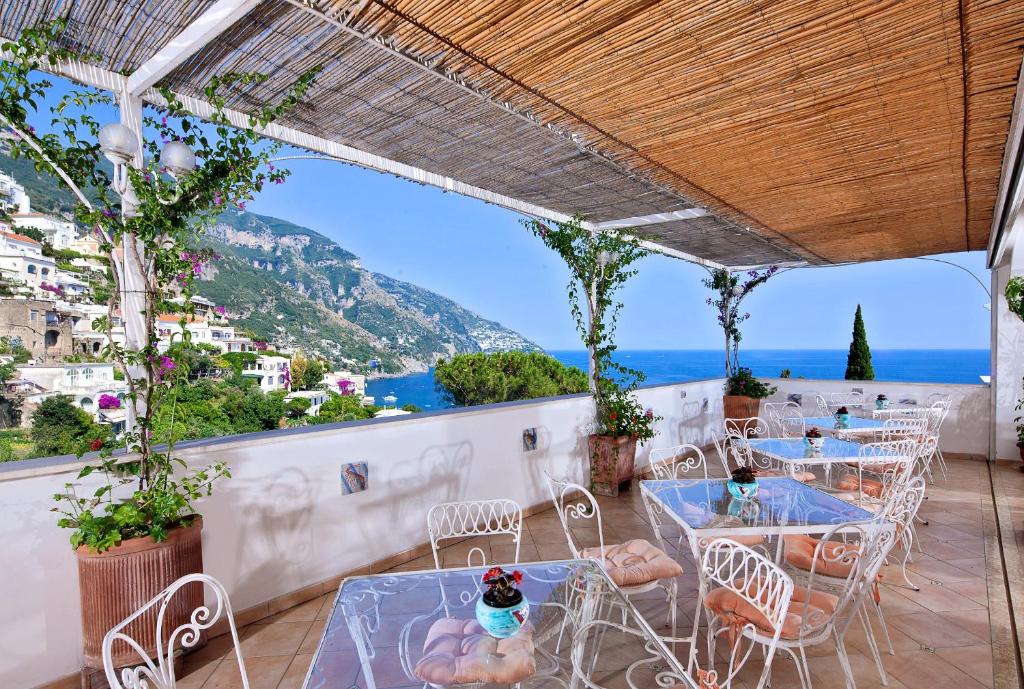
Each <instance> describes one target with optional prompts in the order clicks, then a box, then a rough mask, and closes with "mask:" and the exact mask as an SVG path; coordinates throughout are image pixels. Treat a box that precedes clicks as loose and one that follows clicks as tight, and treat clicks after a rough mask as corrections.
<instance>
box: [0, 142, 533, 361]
mask: <svg viewBox="0 0 1024 689" xmlns="http://www.w3.org/2000/svg"><path fill="white" fill-rule="evenodd" d="M0 153H4V152H3V151H2V150H0ZM0 170H2V171H4V172H6V173H7V174H10V175H12V176H13V177H14V178H15V179H16V180H18V182H19V183H20V184H22V185H23V186H24V187H25V191H26V192H27V193H28V194H29V196H30V197H31V199H32V207H33V210H36V211H40V212H46V213H53V214H55V215H63V216H65V217H67V216H68V215H69V211H70V210H71V208H72V207H73V205H74V199H73V197H72V196H71V194H70V192H66V191H65V190H64V189H63V188H62V187H60V186H59V185H57V184H56V183H54V182H53V181H52V180H51V179H50V178H49V177H48V176H47V175H40V174H38V173H36V172H35V170H34V169H33V168H32V165H31V164H29V163H27V161H24V160H17V161H16V160H12V159H11V158H9V157H8V156H6V155H0ZM200 241H201V243H202V244H204V245H206V246H209V247H211V248H213V249H214V250H215V251H216V252H217V253H218V254H220V257H221V258H220V259H219V260H218V261H215V262H214V264H213V266H212V267H211V269H210V270H208V271H207V273H206V274H205V275H204V276H203V279H202V280H201V281H200V282H199V283H198V284H197V286H196V291H197V292H198V293H199V294H200V295H201V296H203V297H206V298H207V299H211V300H213V301H215V302H216V303H218V304H222V305H224V307H225V308H226V309H227V315H228V317H229V318H230V320H231V322H232V324H234V325H236V326H238V327H239V328H241V329H243V330H247V331H250V332H251V334H252V335H253V336H254V337H255V338H256V339H260V340H266V341H267V342H269V343H271V345H272V346H276V347H284V346H296V347H301V348H302V349H303V350H304V351H306V352H310V353H315V354H320V355H322V356H324V357H326V358H328V359H330V360H331V361H332V362H333V363H334V364H335V365H339V366H342V365H343V366H347V367H350V368H353V369H356V370H361V371H365V370H368V368H369V362H370V361H371V360H373V359H376V360H377V361H378V362H379V364H380V370H381V371H383V372H384V373H389V374H399V373H405V372H413V371H423V370H426V369H427V368H428V367H429V366H431V365H433V363H434V362H435V361H437V359H438V358H439V357H445V356H451V355H452V354H455V353H461V352H480V351H483V352H491V351H504V350H509V349H521V350H526V351H537V350H539V349H540V348H539V347H537V345H535V344H534V343H533V342H530V341H529V340H528V339H526V338H525V337H523V336H522V335H520V334H519V333H516V332H514V331H512V330H509V329H508V328H505V327H503V326H502V325H501V324H500V323H497V322H495V321H491V320H487V319H485V318H483V317H481V316H480V315H478V314H476V313H473V312H472V311H469V310H468V309H465V308H463V307H462V306H460V305H459V304H457V303H455V302H454V301H452V300H451V299H447V298H445V297H442V296H441V295H439V294H436V293H434V292H431V291H430V290H427V289H424V288H422V287H417V286H416V285H412V284H409V283H407V282H402V281H401V280H396V279H394V278H391V277H389V276H387V275H382V274H380V273H374V272H371V271H368V270H366V269H364V268H363V267H362V266H361V265H360V263H359V259H358V257H357V256H356V255H355V254H353V253H351V252H349V251H346V250H345V249H343V248H342V247H340V246H338V245H337V244H336V243H335V242H333V241H332V240H330V239H328V238H327V237H325V236H323V235H321V234H319V233H318V232H315V231H314V230H311V229H309V228H307V227H301V226H299V225H295V224H294V223H290V222H288V221H286V220H282V219H280V218H273V217H269V216H264V215H258V214H255V213H249V212H246V211H242V210H231V211H228V212H225V213H224V214H223V215H222V216H221V217H220V219H219V221H218V222H217V223H216V225H215V226H214V227H213V228H212V229H211V230H210V231H209V232H207V233H206V234H205V235H203V236H202V237H201V239H200Z"/></svg>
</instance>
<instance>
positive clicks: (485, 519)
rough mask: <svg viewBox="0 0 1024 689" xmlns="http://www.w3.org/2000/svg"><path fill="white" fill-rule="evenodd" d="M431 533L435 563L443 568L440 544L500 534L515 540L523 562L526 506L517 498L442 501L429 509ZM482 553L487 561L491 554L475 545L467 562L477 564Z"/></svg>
mask: <svg viewBox="0 0 1024 689" xmlns="http://www.w3.org/2000/svg"><path fill="white" fill-rule="evenodd" d="M427 533H428V534H429V535H430V549H431V550H432V551H433V553H434V565H435V566H436V567H437V568H438V569H441V558H440V555H439V550H438V549H439V544H440V543H441V541H445V540H448V539H451V538H470V537H472V536H500V535H503V534H508V535H509V536H511V537H512V542H513V543H515V546H516V551H515V559H514V560H513V563H518V562H519V545H520V543H521V541H522V537H523V509H522V508H521V507H520V506H519V503H517V502H516V501H514V500H508V499H505V498H498V499H496V500H468V501H463V502H442V503H440V504H437V505H434V506H433V507H431V508H430V510H429V511H428V512H427ZM474 554H478V555H480V557H481V559H482V562H480V563H478V564H480V565H485V564H487V556H486V555H485V554H484V551H483V550H481V549H480V548H472V549H470V551H469V553H467V555H466V564H467V566H469V567H472V566H473V565H474V563H473V555H474Z"/></svg>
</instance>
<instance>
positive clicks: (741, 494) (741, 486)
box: [725, 479, 758, 500]
mask: <svg viewBox="0 0 1024 689" xmlns="http://www.w3.org/2000/svg"><path fill="white" fill-rule="evenodd" d="M725 486H726V488H728V489H729V494H730V495H731V496H733V497H734V498H736V499H737V500H750V499H751V498H753V497H754V496H755V495H757V487H758V486H757V481H754V482H752V483H737V482H736V481H733V480H732V479H729V481H728V482H726V484H725Z"/></svg>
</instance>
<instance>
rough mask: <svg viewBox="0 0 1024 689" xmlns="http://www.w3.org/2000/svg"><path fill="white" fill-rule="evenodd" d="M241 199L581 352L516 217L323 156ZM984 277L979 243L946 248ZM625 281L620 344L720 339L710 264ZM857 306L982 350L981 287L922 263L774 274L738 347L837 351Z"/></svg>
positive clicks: (903, 342) (891, 334)
mask: <svg viewBox="0 0 1024 689" xmlns="http://www.w3.org/2000/svg"><path fill="white" fill-rule="evenodd" d="M288 165H289V167H290V168H291V169H292V171H293V174H292V176H291V178H289V180H288V181H287V182H286V183H285V184H284V185H282V186H276V187H271V188H270V189H269V190H266V191H264V192H263V194H262V195H261V196H260V198H258V199H256V200H255V202H253V203H252V204H249V206H248V208H249V209H250V210H252V211H255V212H257V213H264V214H267V215H274V216H278V217H282V218H285V219H287V220H290V221H292V222H295V223H298V224H300V225H305V226H308V227H311V228H313V229H315V230H317V231H318V232H321V233H323V234H325V235H327V236H328V237H330V238H331V239H334V240H335V241H337V242H338V243H339V244H341V245H342V246H343V247H345V248H346V249H348V250H350V251H352V252H353V253H355V254H357V255H358V256H360V257H361V259H362V261H363V265H364V266H365V267H366V268H369V269H371V270H374V271H378V272H382V273H386V274H388V275H391V276H393V277H396V278H400V279H403V280H407V281H409V282H412V283H415V284H417V285H421V286H423V287H427V288H429V289H432V290H435V291H437V292H439V293H441V294H443V295H445V296H448V297H451V298H452V299H454V300H456V301H458V302H459V303H461V304H463V305H464V306H466V307H467V308H470V309H472V310H474V311H476V312H478V313H480V314H481V315H483V316H485V317H488V318H492V319H494V320H498V321H500V322H501V323H502V324H504V325H506V326H508V327H510V328H513V329H515V330H518V331H519V332H521V333H523V334H524V335H526V336H527V337H529V338H531V339H532V340H534V341H535V342H537V343H538V344H540V345H541V346H543V347H545V348H547V349H577V348H579V347H580V344H579V338H578V337H577V335H576V332H575V330H574V328H573V324H572V320H571V318H570V314H569V306H568V301H567V299H566V292H565V286H566V282H567V280H568V273H567V271H566V269H565V267H564V265H563V264H562V262H561V259H559V258H558V257H557V256H556V255H555V254H554V253H553V252H551V251H550V250H548V249H547V248H546V247H545V246H544V245H543V244H542V243H541V242H540V240H539V239H536V238H535V237H533V236H532V235H531V234H530V233H529V232H527V231H526V230H525V229H524V228H523V227H522V226H521V225H520V224H519V222H518V218H519V216H518V215H516V214H515V213H512V212H510V211H506V210H504V209H502V208H497V207H494V206H490V205H487V204H485V203H482V202H480V201H476V200H474V199H468V198H464V197H461V196H458V195H455V194H446V193H443V192H441V191H440V190H437V189H433V188H430V187H423V186H420V185H417V184H412V183H410V182H406V181H404V180H400V179H397V178H394V177H390V176H386V175H381V174H379V173H375V172H370V171H368V170H362V169H359V168H355V167H351V166H347V165H342V164H338V163H332V162H324V161H293V162H290V163H288ZM942 258H944V259H947V260H952V261H954V262H956V263H958V264H961V265H963V266H965V267H967V268H969V269H971V270H973V271H974V272H975V273H976V274H977V275H978V276H979V277H980V278H981V279H982V281H983V282H985V283H986V285H987V284H988V272H987V271H986V270H985V269H984V264H985V257H984V254H983V253H981V252H974V253H963V254H951V255H945V256H943V257H942ZM639 268H640V274H639V275H638V276H637V277H636V278H635V279H634V281H633V282H632V283H631V284H629V285H627V286H626V288H625V289H623V291H622V298H623V301H624V303H625V308H624V310H623V313H622V317H621V320H620V325H619V337H618V342H619V346H620V347H621V348H623V349H715V348H719V347H720V346H721V343H720V340H721V331H720V330H719V329H718V327H717V325H716V322H715V317H714V314H713V312H712V311H711V309H710V307H708V306H707V305H706V304H705V303H704V300H705V299H706V298H707V296H708V293H707V290H706V289H705V288H704V287H703V286H702V285H701V282H700V281H701V279H702V278H703V277H704V276H705V275H706V271H705V270H704V269H703V268H700V267H698V266H695V265H692V264H689V263H685V262H683V261H679V260H676V259H670V258H666V257H664V256H652V257H650V258H647V259H645V260H644V261H643V262H642V263H640V264H639ZM858 303H860V304H861V305H862V306H863V308H864V319H865V324H866V327H867V332H868V338H869V342H870V344H871V346H872V347H875V348H878V349H887V348H951V349H952V348H987V347H988V341H989V312H988V310H987V309H985V304H987V303H988V296H987V295H986V294H985V292H984V291H983V290H982V288H981V287H980V286H979V285H978V284H977V283H976V282H975V281H974V280H972V279H971V277H970V276H969V275H967V274H965V273H963V272H961V271H958V270H956V269H955V268H952V267H949V266H945V265H940V264H937V263H933V262H927V261H918V260H900V261H884V262H877V263H868V264H861V265H855V266H841V267H833V268H808V269H799V270H792V271H788V272H786V273H782V274H780V275H778V276H776V277H774V278H772V280H770V281H769V282H768V283H766V284H765V285H764V286H762V287H760V288H759V289H758V291H756V292H754V293H753V294H752V295H751V296H750V297H748V298H747V300H746V301H745V302H744V305H745V307H746V308H747V310H749V311H750V312H751V314H752V317H751V319H750V320H749V321H748V322H747V323H746V324H745V325H744V327H743V332H744V341H743V346H744V347H748V348H752V349H755V348H764V349H801V348H809V349H845V348H846V347H848V346H849V342H850V332H851V329H852V323H853V313H854V310H855V309H856V307H857V304H858Z"/></svg>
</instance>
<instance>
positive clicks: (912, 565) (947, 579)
mask: <svg viewBox="0 0 1024 689" xmlns="http://www.w3.org/2000/svg"><path fill="white" fill-rule="evenodd" d="M983 562H984V561H983ZM890 568H891V565H890ZM907 569H908V570H910V571H911V575H910V578H911V579H912V580H916V579H920V578H921V577H924V578H926V579H930V580H932V581H939V582H942V583H943V584H951V583H953V582H958V581H970V580H972V579H973V580H978V574H977V573H975V572H971V571H968V570H966V569H962V568H960V567H957V566H956V565H953V564H950V563H949V562H944V561H942V560H937V559H935V558H934V557H931V556H928V555H922V554H921V553H916V552H915V553H914V561H913V562H908V563H907ZM886 571H887V572H888V571H889V568H887V569H886ZM915 573H916V574H917V575H920V576H915ZM982 581H984V580H982Z"/></svg>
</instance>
